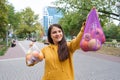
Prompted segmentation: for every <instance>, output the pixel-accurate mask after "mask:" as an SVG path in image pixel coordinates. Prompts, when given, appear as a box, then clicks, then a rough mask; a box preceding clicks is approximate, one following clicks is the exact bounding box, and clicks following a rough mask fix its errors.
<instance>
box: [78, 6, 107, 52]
mask: <svg viewBox="0 0 120 80" xmlns="http://www.w3.org/2000/svg"><path fill="white" fill-rule="evenodd" d="M105 40H106V39H105V35H104V32H103V30H102V27H101V25H100V22H99V18H98V14H97V11H96V9H95V8H92V10H91V11H90V12H89V15H88V17H87V20H86V24H85V30H84V34H83V37H82V40H81V41H80V47H81V49H82V50H83V51H97V50H99V49H100V48H101V47H102V44H103V43H104V42H105Z"/></svg>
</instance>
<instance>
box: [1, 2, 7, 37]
mask: <svg viewBox="0 0 120 80" xmlns="http://www.w3.org/2000/svg"><path fill="white" fill-rule="evenodd" d="M7 12H8V8H7V2H6V0H0V38H3V39H5V37H6V36H5V34H6V25H7Z"/></svg>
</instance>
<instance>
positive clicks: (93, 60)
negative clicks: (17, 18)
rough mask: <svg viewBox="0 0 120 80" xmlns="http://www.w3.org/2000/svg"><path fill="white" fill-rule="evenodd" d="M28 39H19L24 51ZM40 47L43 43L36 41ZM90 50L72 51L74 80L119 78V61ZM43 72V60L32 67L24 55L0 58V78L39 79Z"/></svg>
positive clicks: (3, 79) (4, 79) (26, 47)
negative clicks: (27, 63)
mask: <svg viewBox="0 0 120 80" xmlns="http://www.w3.org/2000/svg"><path fill="white" fill-rule="evenodd" d="M29 43H30V42H29V41H19V45H20V47H21V48H22V50H23V52H24V53H25V52H26V51H27V50H28V44H29ZM36 46H37V47H38V48H39V49H41V48H42V47H43V46H44V44H43V43H36ZM99 56H101V55H99V54H97V56H96V54H94V53H92V52H87V53H86V52H83V51H81V50H77V51H76V52H75V53H74V57H73V58H74V59H73V60H74V70H75V80H120V62H119V61H114V60H111V59H109V58H108V59H107V58H106V57H104V58H102V57H99ZM43 72H44V61H42V62H40V63H38V64H36V65H35V66H33V67H27V66H26V64H25V57H24V56H23V57H19V58H10V59H2V60H0V80H41V78H42V75H43Z"/></svg>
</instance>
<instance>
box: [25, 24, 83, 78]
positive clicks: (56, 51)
mask: <svg viewBox="0 0 120 80" xmlns="http://www.w3.org/2000/svg"><path fill="white" fill-rule="evenodd" d="M84 27H85V25H84V24H83V26H82V28H81V30H80V32H79V33H78V35H77V36H76V38H74V39H73V40H71V41H70V42H67V41H66V39H65V34H64V31H63V29H62V27H61V25H60V24H52V25H50V26H49V29H48V34H47V39H48V42H49V45H47V46H45V47H43V48H42V49H41V50H40V53H39V54H42V55H43V58H42V59H41V58H40V60H41V61H42V60H43V59H44V60H45V67H44V68H45V72H44V75H43V77H42V80H74V71H73V53H74V52H75V51H76V50H77V49H79V48H80V46H79V43H80V41H81V39H82V35H83V32H84ZM27 57H28V58H29V56H27V55H26V58H27ZM30 57H31V59H32V62H33V65H34V64H36V63H35V59H34V58H33V57H35V56H34V55H33V57H32V56H30ZM31 59H30V60H31ZM31 65H32V64H31ZM33 65H32V66H33ZM56 73H57V74H56Z"/></svg>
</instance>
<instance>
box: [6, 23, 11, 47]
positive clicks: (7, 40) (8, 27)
mask: <svg viewBox="0 0 120 80" xmlns="http://www.w3.org/2000/svg"><path fill="white" fill-rule="evenodd" d="M9 26H10V24H8V26H7V29H6V42H7V44H6V45H7V46H8V28H9Z"/></svg>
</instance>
